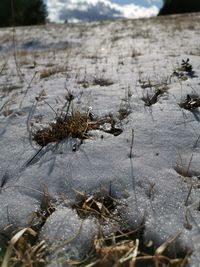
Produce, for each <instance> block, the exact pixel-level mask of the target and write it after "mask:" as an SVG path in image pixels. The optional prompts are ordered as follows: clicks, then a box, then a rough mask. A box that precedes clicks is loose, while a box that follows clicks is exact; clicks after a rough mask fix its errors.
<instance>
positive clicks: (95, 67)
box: [0, 14, 200, 267]
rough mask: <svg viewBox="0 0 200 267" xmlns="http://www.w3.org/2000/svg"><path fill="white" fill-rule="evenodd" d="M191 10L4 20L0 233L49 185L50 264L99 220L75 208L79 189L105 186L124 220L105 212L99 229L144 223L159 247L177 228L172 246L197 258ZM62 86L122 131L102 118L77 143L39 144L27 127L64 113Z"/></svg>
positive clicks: (197, 132)
mask: <svg viewBox="0 0 200 267" xmlns="http://www.w3.org/2000/svg"><path fill="white" fill-rule="evenodd" d="M199 19H200V15H198V14H193V15H184V16H171V17H165V18H151V19H141V20H120V21H110V22H109V21H107V22H93V23H84V24H83V23H80V24H62V25H46V26H40V27H21V28H16V29H15V31H13V29H11V28H5V29H1V30H0V152H1V153H0V186H1V191H0V207H1V208H0V231H1V232H8V233H9V232H11V231H13V230H16V229H19V228H20V227H24V226H27V225H30V222H31V220H32V218H33V215H34V211H37V210H40V209H41V204H42V201H43V200H44V192H46V193H47V192H48V195H49V196H51V199H52V200H53V205H54V208H55V211H54V212H52V214H49V215H50V216H48V218H47V219H46V221H45V222H43V225H42V228H41V231H40V238H41V239H45V240H46V241H47V243H48V244H49V251H50V259H51V262H53V263H51V264H49V266H56V263H55V260H56V259H57V261H58V262H59V259H61V258H63V257H65V259H66V260H67V259H76V260H78V259H81V258H82V257H83V256H84V255H86V253H87V252H88V251H89V249H90V246H91V243H92V242H93V239H94V236H95V235H96V234H98V232H99V226H98V221H97V219H95V218H94V217H88V218H87V219H85V220H83V219H82V218H80V217H79V216H78V215H77V212H76V210H75V209H73V208H72V207H73V203H74V202H75V201H76V198H77V193H76V191H75V190H77V191H79V192H86V193H87V194H88V196H92V195H93V194H95V193H97V192H101V191H104V194H106V193H105V192H107V194H108V193H109V194H112V197H114V198H116V199H117V201H118V202H119V204H118V205H117V207H116V212H117V214H118V216H119V218H120V221H121V225H120V223H118V224H119V225H117V226H116V225H115V223H113V222H111V221H109V222H108V223H105V222H104V224H103V225H104V226H103V231H104V232H105V233H106V234H109V233H112V232H113V229H114V228H115V227H117V228H120V227H121V228H123V227H122V222H123V223H124V225H125V224H126V226H127V227H128V228H129V229H136V228H137V227H138V226H140V225H141V224H142V223H144V224H145V230H144V236H145V238H146V239H148V240H149V239H151V240H153V241H154V242H155V244H157V245H160V244H162V243H163V242H164V241H165V240H166V239H167V238H168V237H169V236H173V235H176V234H177V232H179V231H181V234H180V237H179V238H178V239H177V240H176V241H175V244H174V246H173V249H174V250H175V251H187V250H188V249H192V251H193V253H192V256H191V257H190V266H191V267H198V266H199V262H200V228H199V227H200V198H199V187H200V181H199V179H200V165H199V162H200V153H199V152H200V140H199V139H200V138H199V137H200V127H199V122H200V113H199V109H198V105H200V100H199V99H198V95H199V94H200V92H199V88H200V71H199V70H200V60H199V59H200V35H199V31H200V24H199ZM187 58H189V62H186V61H187ZM182 60H184V61H185V63H184V62H182ZM181 63H183V65H181ZM190 64H191V65H192V67H193V68H192V71H191V65H190ZM188 66H189V69H188V68H187V67H188ZM102 83H104V84H102ZM102 85H103V86H102ZM69 93H70V94H72V95H73V96H74V100H73V107H72V108H73V111H77V110H78V111H81V112H85V113H87V112H89V111H90V110H91V112H92V113H93V114H94V116H96V117H98V118H102V117H105V116H110V117H111V118H112V119H113V120H114V121H115V129H116V130H119V132H118V133H120V131H121V134H119V135H116V136H115V135H114V134H111V133H108V132H106V130H107V131H109V128H110V127H111V125H110V124H109V123H104V124H103V125H101V129H99V130H93V131H92V132H91V137H90V138H89V139H86V140H84V141H83V144H81V145H79V144H80V140H78V139H74V138H67V139H64V140H62V141H60V142H57V143H49V144H48V145H47V146H44V147H43V148H41V147H40V145H38V144H37V143H36V142H35V141H34V140H33V137H34V134H35V133H36V131H37V130H38V129H43V128H44V127H47V126H48V125H49V123H51V122H52V121H54V120H55V118H56V116H58V115H59V114H61V112H62V108H63V106H64V105H65V103H66V101H67V100H66V99H67V96H69ZM180 103H183V104H182V105H179V104H180ZM183 107H186V109H184V108H183ZM65 110H66V109H65ZM131 147H132V149H131ZM74 148H75V149H74ZM74 150H76V151H74ZM130 154H131V156H130ZM80 227H81V230H80V233H79V235H77V232H78V231H79V229H80ZM76 235H77V238H73V240H72V242H71V243H70V242H69V243H67V242H66V241H67V240H70V239H72V237H74V236H76ZM55 248H56V249H55ZM57 265H58V266H59V263H57Z"/></svg>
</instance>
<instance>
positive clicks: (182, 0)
mask: <svg viewBox="0 0 200 267" xmlns="http://www.w3.org/2000/svg"><path fill="white" fill-rule="evenodd" d="M198 11H200V1H199V0H164V3H163V7H162V8H161V9H160V12H159V15H168V14H179V13H191V12H198Z"/></svg>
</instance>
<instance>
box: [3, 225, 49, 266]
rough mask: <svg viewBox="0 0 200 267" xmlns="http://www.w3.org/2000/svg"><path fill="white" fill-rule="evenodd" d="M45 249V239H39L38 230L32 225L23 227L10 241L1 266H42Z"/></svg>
mask: <svg viewBox="0 0 200 267" xmlns="http://www.w3.org/2000/svg"><path fill="white" fill-rule="evenodd" d="M45 251H46V244H45V241H44V240H42V241H38V239H37V232H35V231H34V230H33V229H32V228H30V227H27V228H23V229H21V230H19V231H17V232H16V233H15V235H14V236H13V237H12V238H11V240H10V241H9V243H8V247H7V249H6V252H5V255H4V258H3V262H2V265H1V266H2V267H8V266H20V267H42V266H44V265H45V260H44V258H45Z"/></svg>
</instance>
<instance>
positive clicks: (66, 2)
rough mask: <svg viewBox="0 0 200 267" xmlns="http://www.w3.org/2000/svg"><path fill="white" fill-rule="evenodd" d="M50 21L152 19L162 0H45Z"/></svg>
mask: <svg viewBox="0 0 200 267" xmlns="http://www.w3.org/2000/svg"><path fill="white" fill-rule="evenodd" d="M44 1H45V2H46V4H47V8H48V13H49V20H50V21H52V22H64V21H74V22H75V21H93V20H105V19H116V18H141V17H151V16H155V15H157V13H158V10H159V8H160V7H161V6H162V2H163V1H162V0H44Z"/></svg>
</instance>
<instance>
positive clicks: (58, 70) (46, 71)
mask: <svg viewBox="0 0 200 267" xmlns="http://www.w3.org/2000/svg"><path fill="white" fill-rule="evenodd" d="M62 72H66V67H62V66H57V67H52V68H48V69H43V70H42V71H41V73H40V78H41V79H44V78H48V77H50V76H52V75H54V74H56V73H62Z"/></svg>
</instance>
